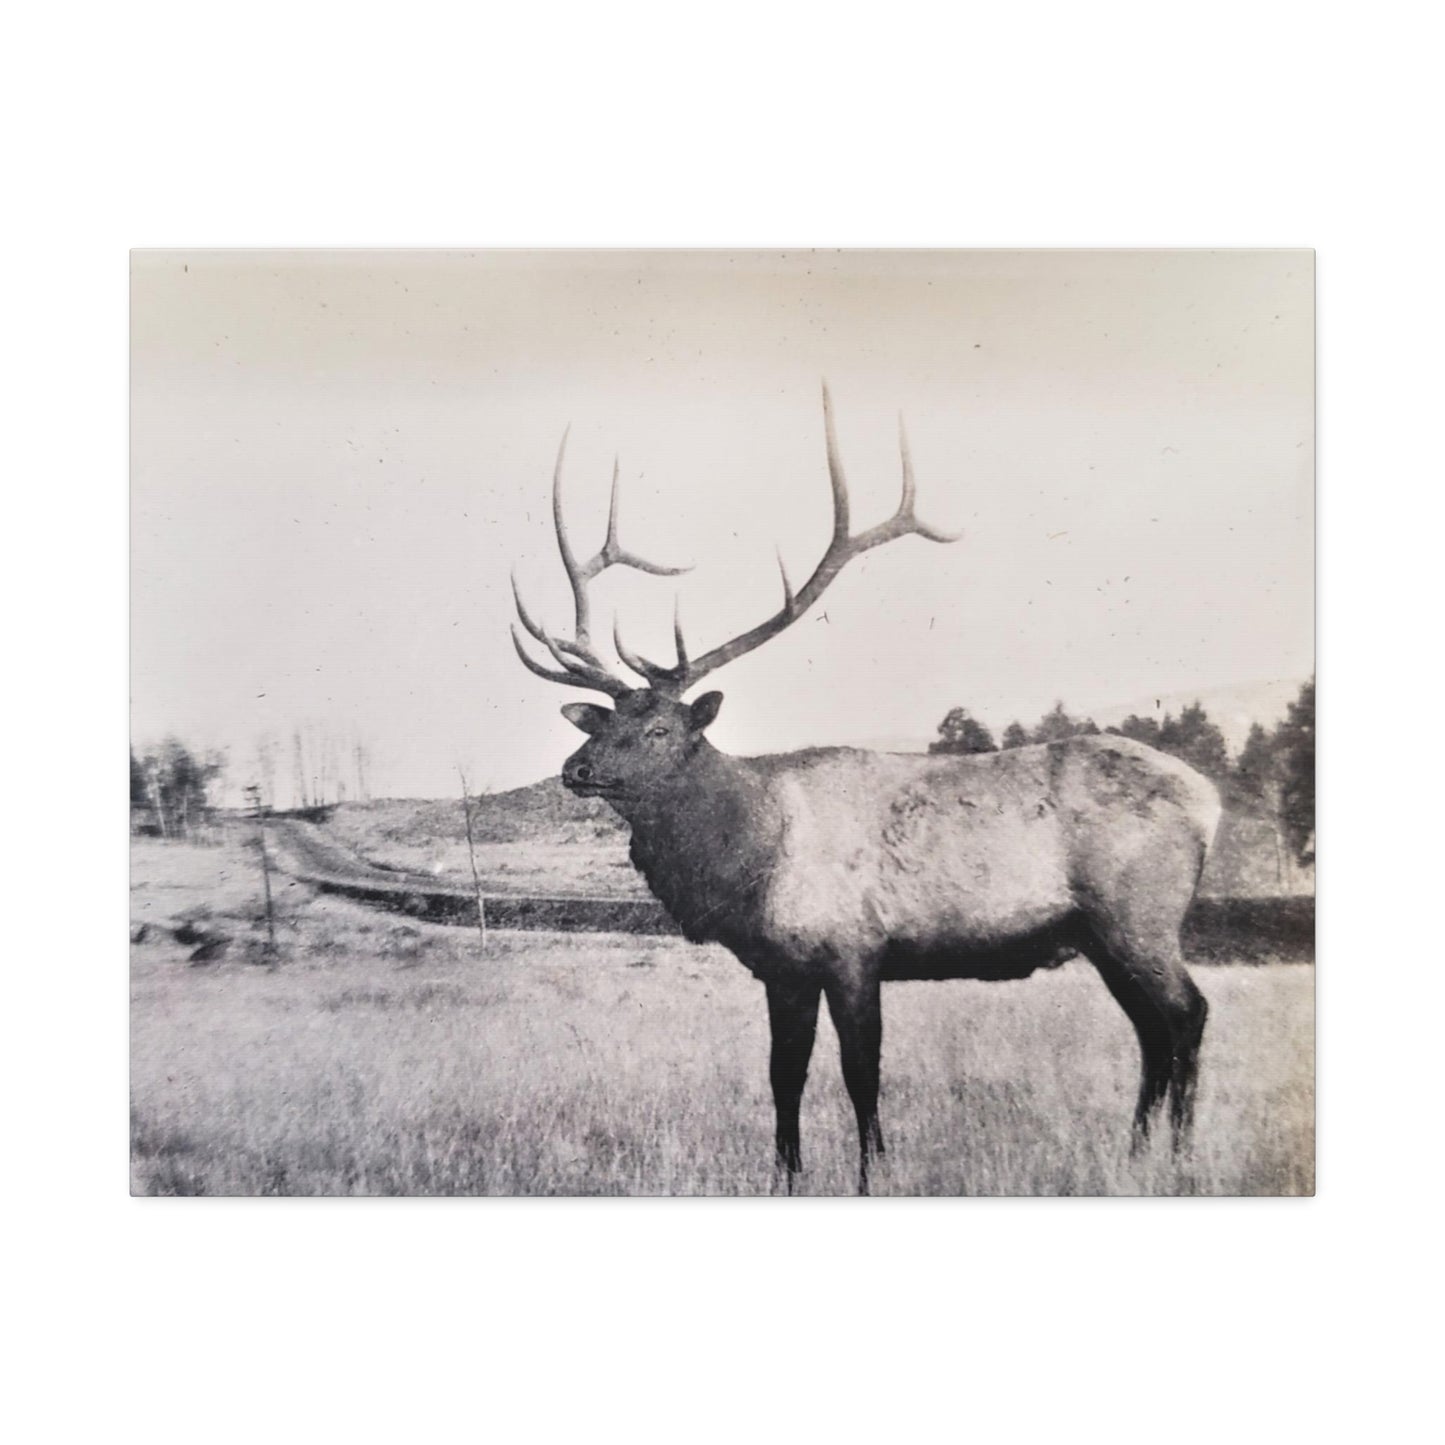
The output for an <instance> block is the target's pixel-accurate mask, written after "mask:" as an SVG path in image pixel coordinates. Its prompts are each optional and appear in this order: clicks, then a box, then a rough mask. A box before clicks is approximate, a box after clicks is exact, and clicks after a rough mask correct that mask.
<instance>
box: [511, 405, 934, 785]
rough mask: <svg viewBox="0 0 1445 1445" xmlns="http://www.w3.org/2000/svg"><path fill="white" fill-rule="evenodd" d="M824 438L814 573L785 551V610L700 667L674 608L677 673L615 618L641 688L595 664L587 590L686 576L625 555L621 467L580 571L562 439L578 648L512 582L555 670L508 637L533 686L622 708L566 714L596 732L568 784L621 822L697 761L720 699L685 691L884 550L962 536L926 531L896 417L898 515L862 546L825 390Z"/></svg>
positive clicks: (566, 550) (617, 641)
mask: <svg viewBox="0 0 1445 1445" xmlns="http://www.w3.org/2000/svg"><path fill="white" fill-rule="evenodd" d="M823 431H824V438H825V442H826V448H827V457H828V477H829V481H830V482H831V484H832V489H833V535H832V538H831V540H830V541H829V543H828V546H827V550H826V551H825V552H824V553H823V556H822V558H821V559H820V560H819V562H818V565H817V566H816V567H815V568H814V569H813V573H812V575H811V576H810V577H809V578H808V580H807V581H806V582H805V583H804V584H803V586H802V587H801V588H799V589H798V590H797V591H796V592H794V590H793V587H792V584H791V582H790V581H789V579H788V573H787V569H786V568H785V567H784V565H783V559H782V555H781V553H780V554H779V556H778V570H779V573H780V574H781V577H782V586H783V605H782V607H781V608H779V610H778V611H777V612H775V613H774V614H773V615H772V616H771V617H769V618H767V619H765V620H764V621H762V622H760V623H758V625H757V626H756V627H753V628H751V629H750V630H749V631H747V632H744V633H741V634H740V635H739V636H737V637H734V638H733V639H732V640H731V641H729V642H724V643H722V644H721V645H719V646H717V647H715V648H713V649H712V650H711V651H710V652H707V653H704V654H703V655H702V656H701V657H696V658H694V657H692V656H691V655H690V653H689V652H688V648H687V644H686V642H685V641H684V639H683V634H682V625H681V622H680V621H679V619H678V616H677V612H676V610H674V614H673V644H674V648H675V651H676V661H675V662H674V663H673V664H672V666H670V667H664V666H662V665H660V664H658V663H655V662H651V661H649V660H648V659H647V658H645V657H643V656H642V655H641V654H639V653H636V652H634V651H632V650H631V649H630V648H629V647H628V646H627V645H626V643H624V642H623V640H622V636H621V633H620V631H619V630H618V626H617V623H616V620H615V619H614V621H613V628H612V641H613V646H614V648H615V650H616V652H617V656H618V657H619V658H620V659H621V661H622V663H623V664H624V665H625V666H627V667H628V668H630V669H631V670H632V671H633V672H635V673H636V674H637V675H638V677H640V678H642V679H643V685H642V686H640V687H638V686H634V685H633V684H632V683H631V682H630V681H628V680H626V679H625V678H623V677H621V676H620V675H619V674H618V673H617V672H615V671H614V670H613V669H612V668H611V667H610V666H609V665H608V664H607V663H606V662H605V661H604V660H603V659H602V657H601V656H600V655H599V654H598V652H597V650H596V648H595V646H594V643H593V640H592V631H591V622H592V617H591V606H590V598H589V597H588V593H587V588H588V585H589V583H591V581H592V580H593V579H594V578H595V577H597V576H598V574H599V573H601V572H603V571H605V570H606V569H607V568H608V567H614V566H618V567H632V568H634V569H636V570H637V571H640V572H648V573H651V574H652V575H654V576H661V577H675V576H678V575H680V574H681V573H683V572H685V571H687V570H688V569H687V568H685V567H664V566H661V565H660V564H658V563H655V562H648V561H645V560H644V559H643V558H641V557H639V556H637V555H636V554H635V553H633V552H629V551H627V550H626V549H624V548H623V547H622V545H621V543H620V542H619V541H618V535H617V491H618V468H617V464H616V463H614V464H613V469H612V501H611V506H610V508H609V510H608V514H607V535H606V539H605V540H604V542H603V544H602V548H601V550H600V551H598V552H596V553H594V554H593V556H591V557H589V558H588V559H587V560H586V561H585V562H581V561H579V560H578V558H577V554H576V553H575V551H574V550H573V548H572V545H571V541H570V539H569V537H568V534H567V524H566V521H565V519H564V517H563V512H562V460H563V456H564V454H565V452H566V449H567V435H566V433H565V432H564V433H563V436H562V444H561V446H560V447H559V448H558V450H557V465H556V468H555V470H554V472H553V477H552V517H553V522H554V524H555V527H556V532H557V549H558V551H559V552H560V553H561V556H562V565H563V567H564V569H565V570H566V573H567V579H568V581H569V582H570V583H571V586H572V597H573V604H574V618H575V625H574V628H573V635H572V637H571V638H563V637H556V636H553V635H552V634H551V633H549V632H548V631H547V630H546V629H545V628H543V627H542V626H540V624H538V623H537V621H536V620H535V619H534V618H533V617H532V615H531V613H529V612H528V610H527V607H526V605H525V604H524V603H523V601H522V597H521V593H520V592H519V591H518V589H517V581H516V577H515V575H514V576H513V578H512V595H513V598H514V599H515V601H516V605H517V618H518V620H519V621H520V622H521V625H522V627H523V629H524V630H525V631H526V632H527V634H528V635H529V636H530V637H531V638H533V640H534V641H536V642H537V643H539V644H540V645H541V646H542V647H544V648H545V649H546V650H547V652H548V654H549V655H550V657H551V659H552V661H553V662H554V663H555V664H556V666H555V667H548V666H546V665H544V664H543V663H540V662H538V661H537V660H536V659H535V658H533V657H532V656H531V655H530V654H529V653H528V652H527V650H526V648H525V647H524V646H523V645H522V638H521V635H520V634H519V633H518V631H517V628H516V626H515V625H513V627H512V641H513V643H514V645H515V646H516V649H517V655H518V656H519V657H520V658H521V659H522V662H523V663H524V664H525V665H526V667H527V668H528V669H529V670H530V671H532V672H534V673H536V674H537V676H538V677H544V678H546V679H547V680H548V681H549V682H558V683H562V684H563V685H565V686H568V687H580V688H586V689H590V690H592V691H594V692H602V693H605V694H607V696H609V697H611V698H612V699H613V700H614V702H615V703H616V706H615V708H613V709H611V710H609V709H607V708H602V707H596V706H594V705H593V704H590V703H568V704H567V705H566V706H565V707H564V708H563V709H562V715H563V716H564V717H565V718H566V719H567V720H568V721H569V722H570V723H572V724H573V725H574V726H575V727H578V728H580V729H581V730H582V731H583V732H585V733H587V734H589V740H588V742H586V743H585V744H584V745H583V746H582V747H581V748H580V749H579V750H578V751H577V752H576V753H574V754H573V755H572V756H571V757H570V758H568V760H567V762H566V764H565V765H564V767H563V770H562V781H563V783H564V784H565V785H566V786H567V787H568V788H570V789H571V790H572V791H573V792H576V793H581V794H585V795H588V796H594V797H602V798H606V799H607V800H608V801H609V802H611V803H612V804H613V805H614V806H615V807H617V808H618V811H620V812H624V813H625V812H627V811H629V808H630V805H631V806H635V805H636V804H637V803H638V802H639V801H641V800H642V799H644V798H645V797H646V796H647V795H649V794H650V793H653V792H655V791H656V790H657V789H658V788H665V787H667V785H668V783H669V782H670V781H671V780H672V779H674V778H676V777H678V776H679V775H680V774H685V773H686V772H687V770H688V768H689V765H690V763H691V762H692V761H693V760H694V759H695V758H696V757H697V755H698V753H699V751H700V750H702V749H703V748H704V747H705V743H704V740H703V730H704V729H705V728H706V727H707V726H708V724H709V723H711V722H712V720H713V719H714V718H715V717H716V716H717V714H718V709H719V708H720V707H721V705H722V694H721V693H718V692H709V693H706V694H704V695H703V696H702V697H700V698H698V699H697V700H696V701H695V702H692V703H687V702H684V701H683V700H682V699H683V694H684V693H685V692H688V691H689V690H691V689H692V688H693V687H694V686H696V684H697V683H699V682H701V681H702V679H703V678H704V677H706V676H707V675H708V674H709V673H711V672H713V671H714V670H715V669H717V668H719V667H721V666H722V665H723V664H724V663H727V662H732V661H733V660H734V659H735V658H738V657H742V656H743V655H744V654H745V653H748V652H751V651H753V649H754V648H757V647H760V646H762V644H763V643H764V642H766V641H767V640H768V639H769V638H771V637H776V636H777V634H778V633H780V632H782V631H783V630H784V629H785V628H787V627H789V626H791V625H792V624H793V623H794V622H796V621H798V619H799V618H801V617H802V616H803V615H804V614H805V613H806V612H807V611H808V610H809V609H810V608H811V607H812V606H813V604H814V603H815V602H816V601H817V600H818V599H819V598H820V597H821V596H822V595H823V593H824V592H825V591H826V590H827V588H828V587H829V586H830V585H831V583H832V581H833V579H834V578H835V577H836V576H837V575H838V574H839V572H841V571H842V570H843V568H844V567H845V566H846V565H847V564H848V563H849V562H850V561H851V560H852V559H853V558H854V557H857V556H860V555H861V554H862V553H864V552H867V551H869V550H871V549H872V548H874V547H878V546H881V545H882V544H883V543H884V542H891V541H893V540H894V539H895V538H898V537H906V536H910V535H914V536H919V537H925V538H927V539H928V540H929V541H930V542H952V541H955V540H957V538H956V536H951V535H949V534H947V533H944V532H941V531H939V530H938V529H937V528H935V527H930V526H928V525H927V524H926V523H924V522H921V521H919V519H918V517H917V515H916V514H915V511H914V501H915V483H914V477H913V461H912V458H911V456H910V455H909V451H908V436H907V433H906V432H905V431H904V428H903V418H902V417H901V416H900V417H899V419H898V446H899V452H900V455H901V458H902V464H903V495H902V498H901V499H900V501H899V503H898V510H897V511H896V512H895V513H894V514H893V516H892V517H890V518H889V519H888V520H887V521H884V522H879V523H877V524H876V525H874V526H872V527H869V528H868V529H867V530H865V531H863V532H860V533H858V534H857V535H856V536H855V535H854V534H853V533H852V531H851V527H850V522H849V508H848V484H847V481H846V480H845V478H844V475H843V463H842V461H841V459H840V457H839V454H838V438H837V435H836V433H835V430H834V425H833V403H832V399H831V398H830V397H829V395H828V388H827V386H826V385H825V386H824V387H823Z"/></svg>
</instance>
